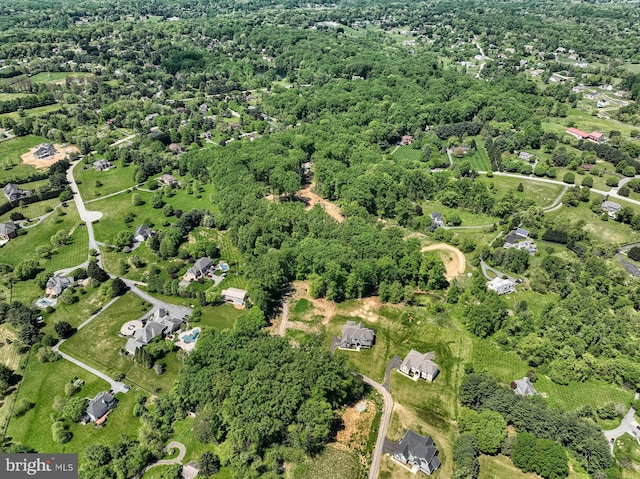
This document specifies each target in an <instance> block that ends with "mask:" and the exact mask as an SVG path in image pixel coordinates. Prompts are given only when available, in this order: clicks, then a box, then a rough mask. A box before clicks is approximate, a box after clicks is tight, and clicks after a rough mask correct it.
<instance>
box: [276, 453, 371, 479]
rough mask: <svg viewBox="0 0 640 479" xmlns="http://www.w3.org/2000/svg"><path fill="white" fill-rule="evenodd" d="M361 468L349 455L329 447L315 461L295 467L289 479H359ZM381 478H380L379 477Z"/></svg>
mask: <svg viewBox="0 0 640 479" xmlns="http://www.w3.org/2000/svg"><path fill="white" fill-rule="evenodd" d="M361 469H362V466H361V465H360V464H359V463H358V461H357V459H356V458H355V457H353V456H352V455H351V454H349V453H347V452H345V451H341V450H339V449H337V448H335V447H333V446H331V445H329V446H327V447H326V448H325V450H324V451H323V452H322V453H321V454H320V455H319V456H318V457H316V458H315V459H313V460H309V461H307V462H304V463H302V464H300V465H298V466H296V467H295V468H294V469H293V470H292V471H291V475H290V476H289V477H291V479H346V478H357V477H360V474H361ZM381 477H382V476H381Z"/></svg>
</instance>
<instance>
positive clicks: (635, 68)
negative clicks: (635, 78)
mask: <svg viewBox="0 0 640 479" xmlns="http://www.w3.org/2000/svg"><path fill="white" fill-rule="evenodd" d="M624 67H625V68H626V69H627V70H629V71H630V72H631V73H640V63H629V62H626V63H625V64H624Z"/></svg>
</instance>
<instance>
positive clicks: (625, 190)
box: [618, 185, 629, 196]
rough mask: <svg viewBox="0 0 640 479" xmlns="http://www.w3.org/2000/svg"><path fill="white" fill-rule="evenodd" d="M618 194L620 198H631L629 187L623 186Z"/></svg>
mask: <svg viewBox="0 0 640 479" xmlns="http://www.w3.org/2000/svg"><path fill="white" fill-rule="evenodd" d="M618 194H619V195H620V196H629V187H628V186H627V185H622V186H621V187H620V189H619V190H618Z"/></svg>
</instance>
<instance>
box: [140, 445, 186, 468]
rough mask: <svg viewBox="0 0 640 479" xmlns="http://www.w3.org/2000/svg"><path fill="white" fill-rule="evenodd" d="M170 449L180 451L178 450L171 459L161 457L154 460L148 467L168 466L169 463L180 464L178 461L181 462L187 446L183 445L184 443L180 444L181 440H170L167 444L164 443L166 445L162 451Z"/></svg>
mask: <svg viewBox="0 0 640 479" xmlns="http://www.w3.org/2000/svg"><path fill="white" fill-rule="evenodd" d="M171 449H178V451H180V452H179V453H178V455H177V456H176V457H174V458H173V459H162V460H160V461H157V462H154V463H153V464H151V465H150V466H149V467H154V466H168V465H170V464H180V463H182V460H183V459H184V456H185V455H186V454H187V448H186V447H185V446H184V444H182V443H181V442H178V441H171V442H170V443H169V444H167V445H166V447H165V448H164V451H165V452H169V450H171ZM147 469H148V468H147Z"/></svg>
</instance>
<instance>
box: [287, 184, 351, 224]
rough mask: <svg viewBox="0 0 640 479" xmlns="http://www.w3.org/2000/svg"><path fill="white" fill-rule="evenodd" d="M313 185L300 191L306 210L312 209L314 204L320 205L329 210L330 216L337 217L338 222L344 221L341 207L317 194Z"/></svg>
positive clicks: (299, 195)
mask: <svg viewBox="0 0 640 479" xmlns="http://www.w3.org/2000/svg"><path fill="white" fill-rule="evenodd" d="M311 188H312V185H309V186H307V187H306V188H303V189H301V190H300V191H298V197H299V198H301V199H302V201H303V202H304V203H305V205H306V206H305V208H304V209H305V210H310V209H311V208H313V206H314V205H320V206H322V208H323V209H324V210H325V211H326V212H327V214H328V215H329V216H331V217H332V218H333V219H335V220H336V221H337V222H338V223H341V222H343V221H344V216H342V215H341V214H340V208H338V205H336V204H335V203H331V202H330V201H327V200H325V199H324V198H322V197H321V196H318V195H316V194H315V193H314V192H313V191H311Z"/></svg>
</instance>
